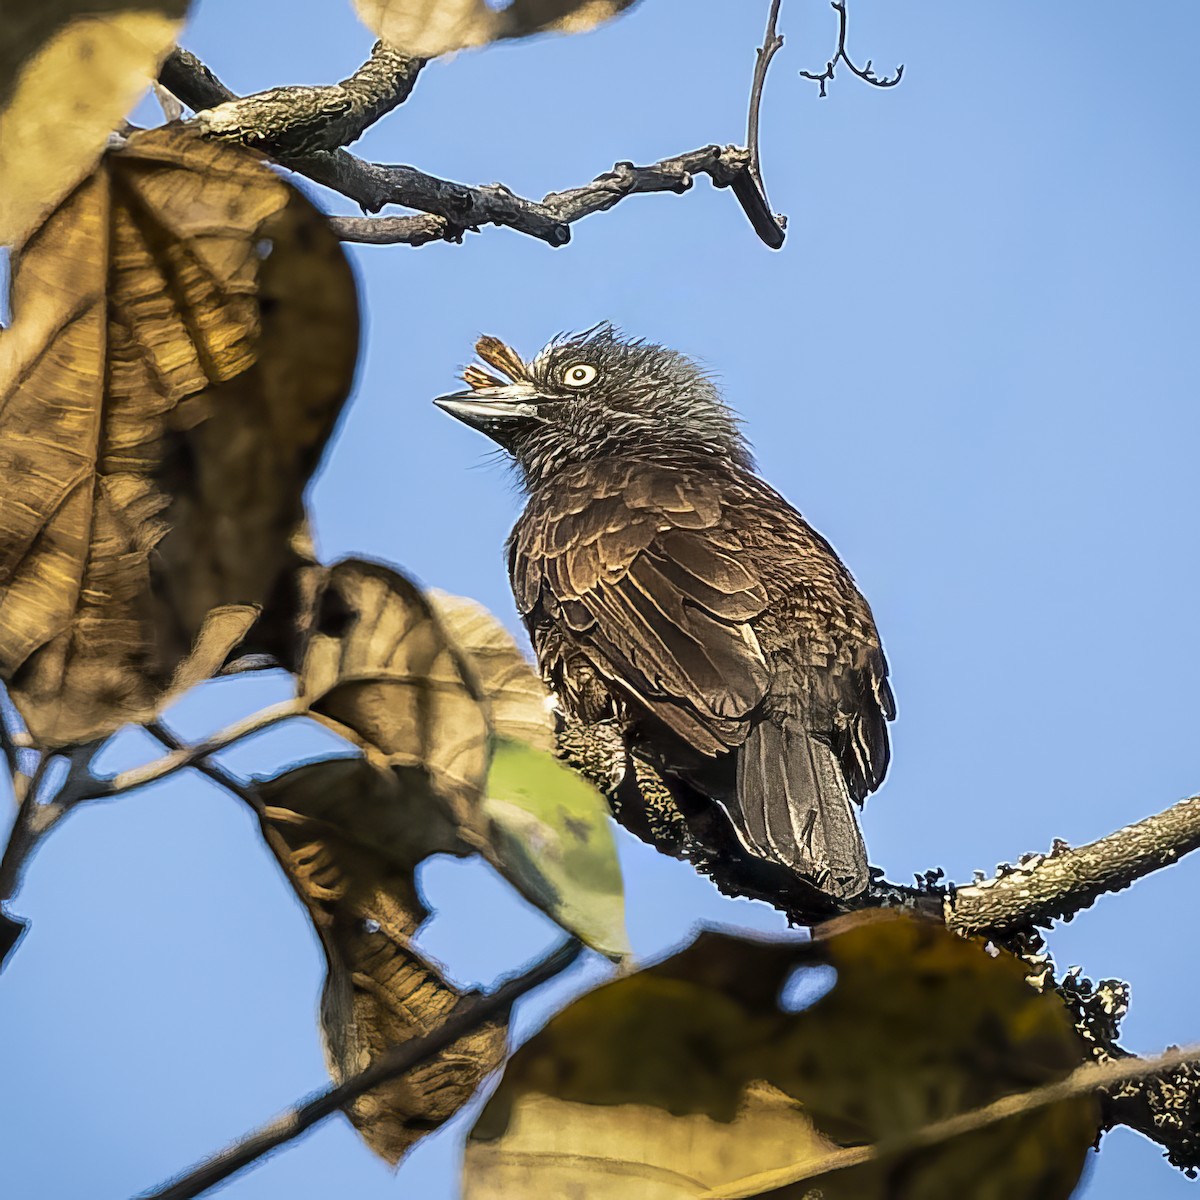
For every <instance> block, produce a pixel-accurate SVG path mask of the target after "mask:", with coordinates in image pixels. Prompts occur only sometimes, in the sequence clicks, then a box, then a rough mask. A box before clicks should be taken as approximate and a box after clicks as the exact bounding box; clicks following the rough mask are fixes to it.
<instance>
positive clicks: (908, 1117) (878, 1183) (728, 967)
mask: <svg viewBox="0 0 1200 1200" xmlns="http://www.w3.org/2000/svg"><path fill="white" fill-rule="evenodd" d="M813 962H827V963H830V964H832V965H833V966H835V967H836V969H837V972H838V978H837V983H836V985H835V986H834V987H833V989H832V990H831V991H830V992H828V994H826V995H824V996H823V997H822V998H821V999H819V1000H818V1001H817V1002H816V1003H815V1004H813V1005H812V1007H811V1008H809V1009H807V1010H805V1011H804V1012H801V1013H798V1014H796V1013H789V1012H785V1011H783V1010H781V1009H780V1008H779V1006H778V996H779V994H780V991H781V989H782V988H783V985H784V983H785V982H786V981H787V979H788V978H789V975H790V974H791V972H792V970H793V969H794V968H795V967H796V966H797V965H802V964H805V963H813ZM1084 1057H1085V1050H1084V1048H1083V1046H1082V1045H1081V1043H1080V1041H1079V1039H1078V1037H1077V1035H1076V1033H1075V1031H1074V1028H1073V1025H1072V1023H1071V1020H1070V1018H1069V1016H1068V1014H1067V1012H1066V1010H1065V1008H1064V1006H1063V1005H1062V1003H1061V1002H1060V1001H1059V1000H1058V999H1057V997H1055V996H1054V995H1046V994H1043V993H1039V992H1036V991H1035V990H1034V989H1033V988H1031V987H1030V986H1029V985H1028V984H1027V983H1026V982H1025V978H1024V968H1023V966H1022V964H1021V963H1020V962H1019V961H1018V960H1017V959H1014V958H1012V956H1010V955H1007V954H998V955H996V956H992V955H991V954H989V953H987V952H986V951H985V950H984V949H983V947H981V946H980V945H979V944H977V943H973V942H969V941H966V940H964V939H962V938H959V937H957V936H955V935H953V934H951V933H949V932H948V931H947V930H946V929H945V928H944V927H942V926H939V925H935V924H933V923H932V922H925V921H917V920H915V919H913V918H910V917H905V916H900V915H894V914H879V913H876V914H871V915H870V916H868V917H866V918H861V919H857V920H855V921H853V922H851V923H850V924H849V925H848V926H847V925H843V926H842V927H841V930H840V932H836V933H835V934H834V935H833V936H831V937H830V938H829V939H828V940H827V941H823V942H821V943H819V944H815V945H814V944H811V943H803V942H795V941H789V942H785V941H777V942H752V941H746V940H741V939H737V938H732V937H729V936H726V935H722V934H715V933H705V934H702V935H701V936H700V937H699V938H698V939H697V941H696V942H695V943H693V945H692V946H690V947H689V948H688V949H686V950H685V951H683V952H682V953H681V954H679V955H676V956H675V957H674V958H671V959H668V960H667V961H665V962H663V963H661V964H659V965H658V966H657V967H653V968H651V969H649V970H647V971H643V972H641V973H640V974H638V975H633V976H629V977H626V978H624V979H620V980H618V981H616V982H614V983H611V984H609V985H607V986H606V987H602V988H600V989H598V990H597V991H595V992H592V993H591V994H589V995H587V996H584V997H583V998H582V999H580V1000H578V1001H576V1002H575V1003H574V1004H573V1005H571V1006H570V1007H569V1008H568V1009H566V1010H565V1011H564V1012H562V1013H560V1014H559V1015H558V1016H557V1017H555V1018H554V1019H553V1020H552V1021H551V1022H550V1023H549V1024H548V1025H547V1026H546V1028H545V1029H543V1030H542V1032H541V1033H539V1034H538V1035H537V1036H535V1037H534V1038H533V1039H532V1040H531V1041H530V1042H529V1043H527V1044H526V1045H525V1046H523V1047H522V1048H521V1049H520V1050H519V1051H518V1052H517V1053H516V1054H515V1055H514V1056H513V1058H512V1060H511V1061H510V1063H509V1065H508V1067H507V1069H506V1071H505V1076H504V1079H503V1080H502V1082H501V1084H500V1087H499V1088H498V1089H497V1091H496V1093H495V1094H494V1096H493V1097H492V1099H491V1100H490V1101H489V1103H488V1105H487V1107H486V1108H485V1110H484V1112H483V1114H482V1116H481V1117H480V1119H479V1121H478V1122H477V1124H476V1126H475V1129H474V1130H473V1131H472V1134H471V1140H470V1142H469V1143H468V1148H467V1156H466V1176H465V1183H466V1187H465V1193H464V1194H465V1196H466V1197H467V1198H468V1200H493V1198H498V1197H500V1196H502V1195H504V1196H507V1195H539V1194H558V1195H566V1194H571V1192H572V1189H574V1191H576V1192H578V1193H579V1194H581V1195H587V1196H588V1197H589V1200H604V1198H607V1197H610V1196H611V1197H614V1198H615V1197H618V1196H626V1195H630V1194H637V1195H639V1196H640V1195H653V1196H655V1197H656V1200H659V1198H661V1200H668V1198H670V1200H675V1198H677V1197H684V1196H691V1197H694V1196H698V1195H704V1194H707V1192H708V1191H709V1189H713V1190H714V1192H715V1193H717V1194H720V1195H730V1196H733V1195H751V1194H755V1193H753V1192H751V1191H747V1190H745V1189H744V1188H742V1187H741V1186H740V1184H739V1180H740V1179H743V1178H745V1177H755V1176H758V1175H760V1174H762V1173H764V1172H769V1171H775V1170H779V1169H781V1168H784V1167H786V1166H791V1167H793V1168H794V1170H793V1171H791V1172H790V1173H789V1177H790V1178H792V1179H795V1180H798V1181H799V1180H802V1182H796V1183H794V1184H790V1185H789V1186H788V1187H787V1188H786V1189H784V1190H781V1191H778V1192H772V1193H771V1195H772V1196H775V1195H778V1196H779V1197H786V1198H787V1200H800V1198H801V1197H805V1196H808V1195H811V1194H813V1188H814V1187H815V1188H817V1189H818V1190H817V1192H816V1194H818V1195H820V1196H821V1197H822V1198H823V1200H850V1198H853V1200H965V1198H970V1200H1000V1198H1001V1197H1004V1198H1007V1197H1012V1196H1034V1195H1036V1196H1038V1197H1041V1198H1042V1200H1055V1198H1058V1197H1062V1198H1065V1197H1067V1196H1069V1195H1070V1193H1071V1191H1072V1190H1073V1188H1074V1186H1075V1184H1076V1182H1077V1180H1078V1178H1079V1174H1080V1171H1081V1168H1082V1165H1083V1161H1084V1155H1085V1154H1086V1151H1087V1149H1088V1147H1089V1145H1090V1144H1091V1142H1092V1140H1093V1138H1094V1136H1095V1133H1096V1130H1097V1127H1098V1120H1099V1118H1098V1113H1097V1110H1096V1106H1095V1104H1094V1102H1093V1101H1092V1100H1091V1099H1090V1098H1088V1099H1082V1100H1077V1101H1071V1102H1067V1103H1062V1104H1058V1105H1055V1106H1053V1107H1051V1108H1046V1109H1043V1110H1041V1111H1040V1112H1038V1113H1034V1114H1031V1115H1028V1116H1024V1117H1019V1118H1015V1119H1011V1120H1007V1121H1005V1122H1003V1123H1001V1124H998V1125H996V1126H994V1127H992V1128H990V1129H987V1130H984V1131H982V1132H977V1133H974V1134H970V1135H968V1136H965V1137H961V1138H958V1139H956V1140H953V1141H950V1142H947V1143H944V1144H942V1145H939V1146H936V1147H932V1148H926V1149H923V1150H920V1151H918V1152H915V1153H914V1152H909V1153H907V1154H905V1155H903V1156H894V1157H892V1158H890V1159H888V1160H886V1161H884V1162H882V1163H877V1164H871V1165H869V1166H866V1167H855V1168H853V1169H851V1170H846V1171H841V1172H837V1173H836V1174H825V1175H818V1174H817V1171H818V1169H819V1167H820V1164H821V1163H822V1160H823V1159H824V1158H825V1156H827V1155H828V1154H829V1153H830V1152H831V1150H832V1149H833V1148H836V1147H839V1146H846V1145H862V1144H868V1143H875V1142H879V1141H886V1140H888V1139H894V1138H897V1137H901V1136H903V1135H905V1134H907V1133H910V1132H912V1131H913V1130H916V1129H920V1128H923V1127H924V1126H925V1125H927V1124H930V1123H931V1122H934V1121H937V1120H939V1119H941V1118H944V1117H947V1116H950V1115H953V1114H955V1113H958V1112H962V1111H965V1110H966V1109H969V1108H974V1107H977V1106H978V1105H979V1104H982V1103H986V1102H988V1101H990V1100H992V1099H995V1098H996V1097H998V1096H1001V1095H1008V1094H1011V1093H1014V1092H1020V1091H1024V1090H1026V1089H1027V1088H1029V1087H1032V1086H1035V1085H1037V1084H1039V1083H1045V1082H1048V1081H1050V1080H1054V1079H1060V1078H1063V1077H1064V1076H1066V1075H1067V1074H1068V1073H1069V1072H1070V1071H1071V1070H1072V1069H1073V1068H1074V1067H1076V1066H1078V1065H1079V1064H1080V1062H1081V1061H1082V1060H1083V1058H1084ZM763 1088H766V1089H769V1090H768V1092H767V1093H766V1095H767V1096H768V1097H773V1098H774V1104H768V1105H767V1106H766V1107H765V1108H761V1107H760V1108H759V1109H755V1108H753V1107H752V1106H751V1105H750V1101H751V1098H753V1097H755V1096H758V1097H759V1098H760V1099H761V1097H762V1096H763V1094H764V1093H763V1091H762V1089H763ZM783 1097H786V1098H787V1100H784V1099H782V1098H783ZM768 1118H769V1119H768ZM760 1121H762V1124H761V1125H760V1124H759V1122H760ZM789 1131H790V1132H789ZM781 1135H782V1136H781ZM789 1137H790V1138H791V1139H792V1144H791V1145H790V1147H789V1146H788V1144H787V1140H788V1138H789ZM596 1138H598V1139H599V1141H596V1140H595V1139H596ZM597 1145H598V1146H599V1147H600V1149H599V1151H595V1150H594V1149H593V1147H595V1146H597ZM781 1147H782V1154H781ZM631 1181H634V1182H631Z"/></svg>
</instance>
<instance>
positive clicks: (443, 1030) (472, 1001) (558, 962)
mask: <svg viewBox="0 0 1200 1200" xmlns="http://www.w3.org/2000/svg"><path fill="white" fill-rule="evenodd" d="M582 948H583V947H582V946H581V945H580V944H579V943H578V942H577V941H575V940H573V939H572V940H570V941H567V942H564V943H563V944H562V945H560V946H559V947H558V948H557V949H555V950H554V951H553V952H551V953H550V954H549V955H547V956H546V957H545V958H543V959H541V960H540V961H538V962H537V963H535V964H534V965H533V966H532V967H530V968H529V969H528V970H526V971H524V972H523V973H522V974H520V975H517V976H515V977H512V978H510V979H509V980H508V982H506V983H504V984H502V985H501V986H500V987H499V988H497V989H496V991H494V992H492V994H491V995H489V996H480V995H478V994H476V995H470V996H464V997H463V999H462V1000H461V1001H460V1002H459V1004H458V1005H457V1006H456V1007H455V1009H454V1011H453V1013H452V1014H451V1015H450V1016H449V1017H448V1018H447V1020H446V1021H445V1022H444V1023H443V1024H442V1025H440V1026H439V1027H438V1028H437V1029H435V1030H434V1031H433V1032H431V1033H427V1034H425V1035H424V1036H423V1037H417V1038H413V1039H412V1041H409V1042H404V1043H402V1044H401V1045H398V1046H393V1047H392V1048H391V1049H390V1050H388V1051H387V1052H386V1053H385V1054H383V1055H381V1056H380V1057H379V1058H378V1059H376V1060H375V1062H373V1063H372V1064H371V1065H370V1066H369V1067H367V1068H366V1070H364V1071H361V1072H359V1074H357V1075H354V1076H352V1077H351V1078H350V1079H347V1080H346V1081H345V1082H344V1083H341V1084H338V1085H337V1086H336V1087H329V1088H325V1089H324V1090H323V1091H319V1092H315V1093H314V1094H313V1095H312V1096H310V1097H309V1098H308V1099H306V1100H302V1101H300V1102H299V1103H298V1104H296V1105H295V1106H294V1107H293V1108H292V1109H290V1110H289V1111H288V1112H286V1113H284V1114H282V1115H281V1116H279V1117H277V1118H276V1119H275V1120H274V1121H272V1122H271V1123H270V1124H268V1125H264V1126H263V1127H262V1128H261V1129H258V1130H256V1131H255V1132H254V1133H252V1134H249V1135H248V1136H247V1137H245V1138H243V1139H242V1140H241V1141H239V1142H236V1143H235V1144H234V1145H232V1146H230V1147H229V1149H227V1150H223V1151H222V1152H221V1153H220V1154H216V1155H214V1156H213V1157H212V1158H210V1159H208V1161H207V1162H204V1163H202V1164H201V1165H200V1166H198V1167H196V1168H195V1169H194V1170H191V1171H189V1172H188V1173H187V1174H186V1175H183V1176H181V1177H179V1178H178V1179H176V1180H174V1181H173V1182H171V1183H169V1184H166V1185H164V1186H163V1187H161V1188H158V1189H156V1190H154V1191H151V1192H144V1193H143V1197H144V1200H191V1197H193V1196H199V1195H201V1194H202V1193H204V1192H206V1191H208V1189H209V1188H211V1187H213V1186H214V1185H216V1184H218V1183H220V1182H221V1181H222V1180H224V1179H228V1178H229V1177H230V1176H231V1175H234V1174H236V1173H237V1172H238V1171H241V1170H242V1169H243V1168H245V1167H247V1166H249V1165H250V1163H252V1162H254V1161H255V1160H256V1159H258V1158H261V1157H262V1156H263V1155H264V1154H268V1153H269V1152H270V1151H272V1150H274V1149H276V1148H277V1147H279V1146H282V1145H283V1144H284V1143H285V1142H289V1141H291V1140H292V1139H293V1138H295V1137H297V1136H298V1135H299V1134H301V1133H303V1132H304V1131H305V1130H307V1129H311V1128H312V1126H314V1125H316V1124H317V1123H318V1122H320V1121H323V1120H324V1119H325V1118H326V1117H328V1116H332V1114H333V1113H335V1112H337V1111H338V1110H339V1109H340V1108H343V1107H345V1106H346V1105H347V1104H349V1103H351V1101H353V1100H356V1099H357V1098H358V1097H359V1096H361V1095H363V1094H364V1093H366V1092H369V1091H370V1090H371V1089H372V1088H375V1087H378V1086H379V1085H380V1084H381V1083H387V1082H388V1080H390V1079H395V1078H396V1077H397V1076H398V1075H403V1074H404V1073H405V1072H406V1071H410V1070H412V1068H413V1067H416V1066H419V1065H420V1064H421V1063H423V1062H427V1061H428V1060H429V1059H431V1058H433V1057H434V1056H435V1055H436V1054H438V1053H440V1052H441V1051H442V1050H445V1049H446V1048H447V1047H448V1046H452V1045H453V1044H454V1043H455V1042H456V1041H458V1040H459V1038H461V1037H463V1036H464V1035H466V1034H468V1033H470V1032H472V1031H473V1030H474V1029H476V1028H478V1026H480V1025H483V1024H485V1023H486V1022H487V1021H490V1020H492V1019H494V1018H497V1017H503V1016H504V1015H505V1014H507V1012H508V1011H509V1009H511V1008H512V1006H513V1004H514V1002H515V1001H517V1000H518V999H520V997H522V996H524V995H525V993H526V992H530V991H532V990H533V989H534V988H536V987H538V986H540V985H541V984H543V983H545V982H547V981H548V980H550V979H553V978H554V976H556V975H558V974H560V973H561V972H562V971H564V970H566V968H567V967H569V966H570V965H571V964H572V963H573V962H574V961H575V959H576V958H577V957H578V956H579V954H580V951H581V950H582Z"/></svg>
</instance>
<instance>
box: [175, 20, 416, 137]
mask: <svg viewBox="0 0 1200 1200" xmlns="http://www.w3.org/2000/svg"><path fill="white" fill-rule="evenodd" d="M424 65H425V60H424V59H423V58H413V57H411V56H410V55H407V54H402V53H401V52H400V51H399V50H395V49H393V48H392V47H390V46H386V45H384V43H383V42H376V43H375V45H374V46H373V47H372V48H371V56H370V58H368V59H367V61H366V62H365V63H364V64H363V65H362V66H361V67H359V68H358V70H357V71H355V72H354V74H353V75H350V76H349V77H347V78H346V79H343V80H342V81H341V82H340V83H333V84H326V85H321V86H317V87H305V86H294V87H277V88H270V89H268V90H267V91H265V92H256V93H255V94H254V95H252V96H245V97H243V98H241V99H239V98H238V97H236V96H234V94H233V93H232V92H230V91H229V90H228V89H227V88H225V87H224V86H223V85H222V84H221V83H220V81H219V80H218V79H217V78H216V76H215V75H213V74H212V73H211V72H209V71H207V70H206V68H204V67H203V65H202V64H201V63H200V62H199V60H198V59H196V58H195V56H193V55H190V54H188V53H187V51H185V50H179V49H176V50H174V51H173V52H172V53H171V54H170V55H169V56H168V58H167V60H166V62H164V63H163V66H162V70H161V71H160V72H159V80H160V82H161V83H162V85H163V86H165V87H166V88H167V89H168V91H170V92H171V93H172V94H173V95H175V96H176V97H177V98H178V99H180V100H182V101H183V102H184V103H185V104H186V105H187V106H188V107H189V108H192V109H194V110H195V111H196V114H197V116H196V124H197V125H198V126H199V127H200V128H201V129H202V130H203V131H204V133H205V134H206V135H207V136H209V137H214V138H219V139H221V140H222V141H232V142H240V143H241V144H242V145H245V146H254V147H256V148H258V149H261V150H266V151H268V152H269V153H271V154H272V155H273V156H276V157H279V158H303V157H305V156H307V155H311V154H316V153H319V152H321V151H328V150H336V149H338V147H340V146H347V145H349V144H350V143H351V142H353V141H355V140H356V139H357V138H359V137H361V136H362V134H363V132H364V131H365V130H366V129H367V128H368V127H369V126H371V125H373V124H374V123H375V122H376V121H378V120H379V119H380V117H383V116H385V115H386V114H387V113H389V112H391V111H392V109H394V108H396V107H397V106H399V105H401V104H403V103H404V101H405V100H407V99H408V97H409V96H410V95H411V94H412V90H413V87H414V86H415V85H416V82H417V76H418V75H419V74H420V72H421V68H422V67H423V66H424ZM197 76H199V78H197ZM197 106H198V107H197Z"/></svg>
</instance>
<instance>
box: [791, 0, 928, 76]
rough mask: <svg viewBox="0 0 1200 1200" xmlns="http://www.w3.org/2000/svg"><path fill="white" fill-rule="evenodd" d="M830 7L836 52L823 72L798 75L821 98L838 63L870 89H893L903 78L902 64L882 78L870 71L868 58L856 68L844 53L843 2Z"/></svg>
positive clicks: (803, 72)
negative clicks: (834, 17)
mask: <svg viewBox="0 0 1200 1200" xmlns="http://www.w3.org/2000/svg"><path fill="white" fill-rule="evenodd" d="M831 7H832V8H833V10H834V12H836V13H837V15H838V44H837V50H836V51H835V52H834V55H833V57H832V58H831V59H830V60H829V61H828V62H827V63H826V64H825V70H823V71H821V72H816V71H801V72H800V74H801V75H802V76H803V77H804V78H805V79H811V80H812V81H813V83H815V84H816V85H817V87H818V89H819V90H820V93H821V95H822V96H824V95H825V94H826V93H825V85H826V84H827V83H829V82H830V80H832V79H833V72H834V69H835V68H836V67H837V65H838V63H840V62H841V63H845V64H846V67H847V69H848V70H849V71H850V72H851V73H852V74H854V75H857V76H858V77H859V79H861V80H862V81H863V82H864V83H869V84H870V85H871V86H872V87H877V88H890V87H895V86H896V84H898V83H899V82H900V80H901V79H902V78H903V77H904V64H903V63H901V64H900V65H899V66H898V67H897V68H896V73H895V75H883V76H880V75H876V74H875V72H874V71H873V70H872V69H871V60H870V59H869V58H868V59H867V62H866V65H865V66H862V67H859V66H856V65H855V63H854V60H853V59H852V58H851V57H850V55H849V54H848V53H847V52H846V25H847V22H848V17H847V15H846V4H845V0H833V4H832V6H831Z"/></svg>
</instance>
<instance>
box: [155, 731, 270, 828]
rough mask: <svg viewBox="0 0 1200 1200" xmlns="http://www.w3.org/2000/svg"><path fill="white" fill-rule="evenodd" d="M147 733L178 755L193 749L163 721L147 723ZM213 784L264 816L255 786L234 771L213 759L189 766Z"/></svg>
mask: <svg viewBox="0 0 1200 1200" xmlns="http://www.w3.org/2000/svg"><path fill="white" fill-rule="evenodd" d="M145 729H146V732H147V733H148V734H150V735H151V736H152V737H156V738H158V740H159V741H160V742H162V744H163V745H164V746H166V747H167V749H169V750H171V751H174V752H176V753H178V754H184V753H187V752H188V751H189V750H190V749H191V747H190V746H189V745H188V743H187V742H185V741H184V740H183V739H182V738H181V737H180V736H179V735H178V734H177V733H176V732H175V731H174V730H173V729H171V728H170V727H169V726H167V725H165V724H164V723H163V722H162V721H161V720H155V721H147V722H146V725H145ZM189 765H190V766H191V767H192V768H193V769H194V770H196V771H198V772H199V773H200V774H201V775H203V776H205V777H206V778H207V779H211V780H212V781H213V783H216V784H219V785H220V786H221V787H223V788H224V789H225V790H226V791H227V792H232V793H233V795H235V796H237V798H238V799H239V800H242V801H244V802H245V803H246V804H248V805H249V806H250V808H252V809H253V810H254V812H255V813H257V814H258V815H259V816H260V817H261V816H262V815H263V802H262V798H261V797H260V796H259V794H258V791H257V789H256V788H255V787H254V785H253V784H249V783H243V782H242V781H241V780H240V779H239V778H238V777H237V776H236V775H234V774H233V772H232V771H227V770H226V769H225V768H224V767H223V766H222V765H221V764H220V763H219V762H217V761H216V760H215V759H212V758H199V759H196V760H195V761H193V762H192V763H190V764H189Z"/></svg>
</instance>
